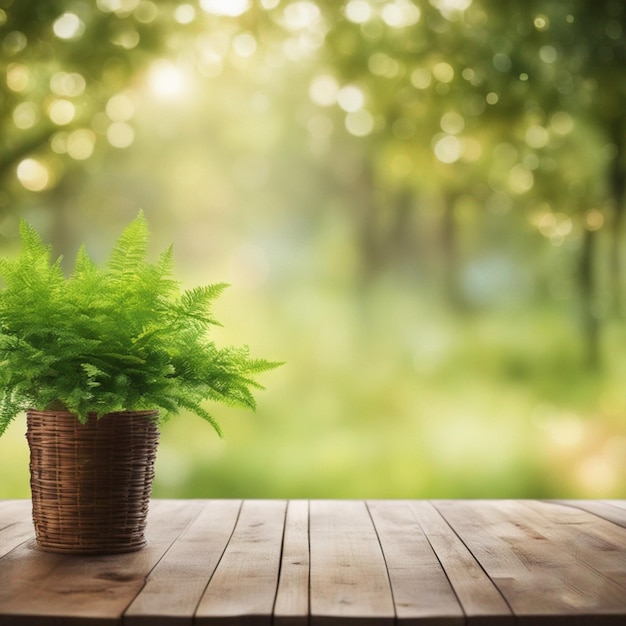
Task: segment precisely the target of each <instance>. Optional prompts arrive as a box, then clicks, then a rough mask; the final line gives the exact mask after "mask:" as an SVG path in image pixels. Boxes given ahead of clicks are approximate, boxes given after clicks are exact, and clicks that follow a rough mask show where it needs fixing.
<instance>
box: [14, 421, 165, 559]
mask: <svg viewBox="0 0 626 626" xmlns="http://www.w3.org/2000/svg"><path fill="white" fill-rule="evenodd" d="M157 417H158V411H139V412H124V411H123V412H118V413H108V414H106V415H103V416H102V417H101V418H100V419H96V416H95V415H90V416H89V419H88V421H87V423H86V424H81V423H80V422H79V421H78V419H77V417H76V415H74V414H73V413H66V412H61V411H43V412H42V411H29V412H28V414H27V424H28V430H27V433H26V437H27V439H28V445H29V447H30V475H31V479H30V480H31V492H32V503H33V522H34V526H35V536H36V539H37V543H38V545H39V547H40V548H41V549H43V550H46V551H49V552H63V553H72V554H110V553H118V552H132V551H134V550H139V549H141V548H142V547H143V546H144V545H145V544H146V540H145V538H144V530H145V526H146V517H147V513H148V505H149V502H150V495H151V492H152V482H153V478H154V460H155V456H156V449H157V444H158V439H159V431H158V427H157V421H156V419H157Z"/></svg>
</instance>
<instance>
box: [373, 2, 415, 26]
mask: <svg viewBox="0 0 626 626" xmlns="http://www.w3.org/2000/svg"><path fill="white" fill-rule="evenodd" d="M381 17H382V19H383V22H385V24H387V26H391V27H392V28H404V27H406V26H413V25H414V24H417V23H418V22H419V21H420V18H421V17H422V12H421V11H420V9H419V7H417V6H416V5H415V4H413V3H412V2H408V0H395V2H388V3H387V4H386V5H385V6H384V7H383V9H382V12H381Z"/></svg>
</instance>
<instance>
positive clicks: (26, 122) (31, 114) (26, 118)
mask: <svg viewBox="0 0 626 626" xmlns="http://www.w3.org/2000/svg"><path fill="white" fill-rule="evenodd" d="M38 121H39V109H38V108H37V105H36V104H35V103H34V102H22V103H21V104H18V105H17V106H16V107H15V110H14V111H13V124H15V127H16V128H19V129H21V130H25V129H27V128H32V127H33V126H34V125H35V124H36V123H37V122H38Z"/></svg>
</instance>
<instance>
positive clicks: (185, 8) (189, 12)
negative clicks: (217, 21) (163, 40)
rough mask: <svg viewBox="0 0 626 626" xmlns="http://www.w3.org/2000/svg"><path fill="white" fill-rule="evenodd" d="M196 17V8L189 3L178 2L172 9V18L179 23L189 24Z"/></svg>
mask: <svg viewBox="0 0 626 626" xmlns="http://www.w3.org/2000/svg"><path fill="white" fill-rule="evenodd" d="M195 18H196V10H195V9H194V8H193V6H191V5H190V4H180V5H178V6H177V7H176V9H175V10H174V19H175V20H176V21H177V22H178V23H179V24H191V22H193V21H194V19H195Z"/></svg>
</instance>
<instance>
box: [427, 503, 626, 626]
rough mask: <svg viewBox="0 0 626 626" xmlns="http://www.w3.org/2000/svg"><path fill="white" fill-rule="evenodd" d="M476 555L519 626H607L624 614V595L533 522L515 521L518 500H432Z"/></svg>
mask: <svg viewBox="0 0 626 626" xmlns="http://www.w3.org/2000/svg"><path fill="white" fill-rule="evenodd" d="M435 504H436V506H437V508H438V510H439V511H440V512H441V513H442V515H443V516H444V517H445V519H446V520H447V521H448V523H449V524H450V525H451V526H452V528H453V529H454V530H455V532H456V533H457V534H458V535H459V537H460V538H461V539H462V541H463V542H464V543H465V545H466V546H468V548H469V549H470V551H471V552H472V553H473V554H474V556H475V557H476V558H477V559H478V561H479V562H480V564H481V566H482V567H483V569H484V570H485V571H486V572H487V574H488V575H489V576H490V577H491V578H492V580H493V581H494V583H495V584H496V585H497V586H498V589H499V590H500V592H501V593H502V595H503V596H504V598H505V599H506V601H507V603H508V604H509V606H510V607H511V608H512V610H513V612H514V614H515V616H516V619H517V621H516V623H517V624H521V625H539V624H546V625H547V624H554V625H555V626H558V625H560V624H572V623H579V624H585V625H588V626H596V625H597V626H612V625H613V624H615V625H617V624H623V621H624V617H626V593H625V590H624V589H620V588H619V585H616V584H615V583H613V582H612V581H610V580H608V579H607V577H606V576H604V575H603V574H601V573H600V572H597V571H595V570H594V569H593V568H590V567H589V566H587V565H586V564H585V563H581V562H580V561H578V560H577V559H576V558H575V557H574V556H573V555H572V554H570V553H569V552H568V550H567V546H566V545H564V544H563V541H562V540H561V539H559V538H557V537H555V540H554V541H550V540H549V539H548V537H547V536H546V532H548V534H549V530H550V529H549V528H548V529H546V527H545V524H540V523H538V522H537V520H533V523H528V520H524V519H519V515H520V513H519V506H520V505H519V503H514V502H505V501H498V502H488V501H483V502H481V503H480V504H479V505H478V504H477V503H476V502H473V503H468V502H462V501H454V502H452V501H446V502H437V503H435Z"/></svg>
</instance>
